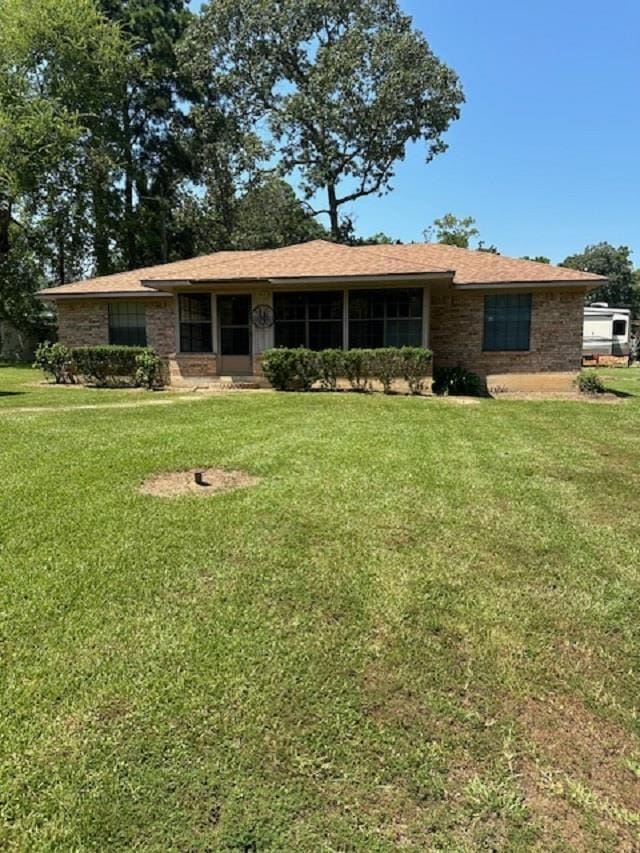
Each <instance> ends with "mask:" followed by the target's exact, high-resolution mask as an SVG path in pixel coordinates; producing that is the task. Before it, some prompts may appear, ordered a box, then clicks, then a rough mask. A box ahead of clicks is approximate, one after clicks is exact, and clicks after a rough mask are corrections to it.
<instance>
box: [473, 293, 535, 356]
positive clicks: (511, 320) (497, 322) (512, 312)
mask: <svg viewBox="0 0 640 853" xmlns="http://www.w3.org/2000/svg"><path fill="white" fill-rule="evenodd" d="M530 337H531V294H530V293H509V294H505V295H500V296H485V298H484V350H485V351H489V352H495V351H498V350H511V351H513V350H528V349H529V342H530Z"/></svg>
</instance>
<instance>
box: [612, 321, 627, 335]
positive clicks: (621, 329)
mask: <svg viewBox="0 0 640 853" xmlns="http://www.w3.org/2000/svg"><path fill="white" fill-rule="evenodd" d="M613 334H614V335H621V336H622V337H624V335H626V334H627V321H626V320H614V321H613Z"/></svg>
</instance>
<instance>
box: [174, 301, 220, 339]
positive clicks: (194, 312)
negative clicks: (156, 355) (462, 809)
mask: <svg viewBox="0 0 640 853" xmlns="http://www.w3.org/2000/svg"><path fill="white" fill-rule="evenodd" d="M179 300H180V301H179V306H180V352H213V337H212V334H211V296H210V294H208V293H189V294H185V293H181V294H180V297H179Z"/></svg>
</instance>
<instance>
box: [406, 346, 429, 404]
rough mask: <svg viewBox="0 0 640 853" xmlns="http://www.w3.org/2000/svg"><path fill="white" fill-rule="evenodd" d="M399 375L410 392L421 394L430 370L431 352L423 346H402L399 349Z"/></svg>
mask: <svg viewBox="0 0 640 853" xmlns="http://www.w3.org/2000/svg"><path fill="white" fill-rule="evenodd" d="M400 358H401V375H402V377H403V379H404V380H405V382H406V383H407V385H408V386H409V391H410V392H411V393H412V394H421V393H422V392H423V391H424V390H425V387H426V384H427V378H428V376H429V374H430V372H431V363H432V361H433V353H432V352H431V350H428V349H426V348H425V347H402V348H401V349H400Z"/></svg>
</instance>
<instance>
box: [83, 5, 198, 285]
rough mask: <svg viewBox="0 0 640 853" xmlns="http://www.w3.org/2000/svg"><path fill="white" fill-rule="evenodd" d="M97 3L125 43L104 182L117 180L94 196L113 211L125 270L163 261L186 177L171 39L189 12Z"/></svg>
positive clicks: (188, 157) (184, 119) (180, 79)
mask: <svg viewBox="0 0 640 853" xmlns="http://www.w3.org/2000/svg"><path fill="white" fill-rule="evenodd" d="M99 5H100V8H101V10H102V12H103V14H104V15H105V16H106V17H107V18H108V19H109V20H110V21H113V22H115V24H117V26H118V27H119V28H120V30H121V32H122V34H123V38H124V40H125V42H126V45H127V75H126V79H124V80H123V81H122V85H121V88H120V91H119V92H118V96H117V97H116V98H114V100H113V103H112V104H111V105H110V107H111V109H110V111H109V113H110V114H109V116H108V127H109V135H110V136H111V140H110V141H111V143H112V145H113V147H114V149H115V151H116V152H117V153H116V157H115V161H114V162H113V164H112V167H115V170H114V169H113V168H111V169H110V170H109V171H110V172H111V175H110V178H108V179H107V187H108V186H109V184H110V183H111V184H113V183H117V192H116V194H115V196H114V195H112V196H111V197H109V192H108V190H107V193H106V195H105V197H104V198H103V200H102V201H103V203H104V204H105V205H106V208H107V210H109V209H113V208H115V209H116V218H117V229H116V235H115V236H116V239H117V241H118V243H119V247H120V252H121V257H122V266H124V267H125V268H126V269H133V268H135V267H137V266H141V265H145V264H154V263H158V262H160V261H166V260H168V229H169V227H170V226H169V219H170V217H171V213H172V210H173V206H174V201H175V198H176V192H177V189H178V187H179V186H180V184H181V183H182V181H184V180H186V179H191V178H193V177H194V170H193V159H192V153H191V151H190V136H189V131H190V127H191V121H190V118H189V110H188V108H187V107H188V105H189V103H190V102H192V101H193V90H192V88H191V86H190V85H189V82H188V80H186V79H185V78H184V76H183V75H181V74H180V73H179V69H178V62H177V57H176V44H177V43H179V41H180V39H181V38H182V35H183V33H184V32H185V30H186V28H187V26H188V25H189V23H190V21H191V20H192V18H193V15H192V13H191V12H190V11H189V10H188V9H187V8H186V4H185V0H162V2H158V0H156V2H151V0H99ZM114 171H115V172H116V174H114ZM120 175H121V176H122V179H121V181H120V180H118V178H119V176H120ZM103 186H104V185H103ZM99 190H100V188H99V187H96V188H95V190H94V191H98V193H99ZM101 266H102V263H101V262H99V263H98V267H99V268H100V267H101ZM99 271H101V270H100V269H99Z"/></svg>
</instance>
